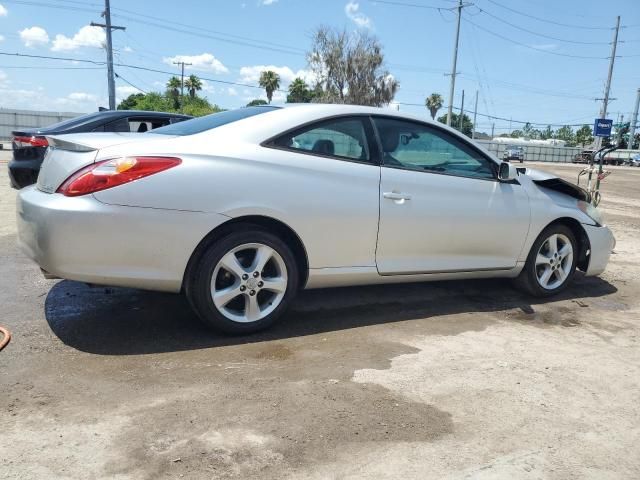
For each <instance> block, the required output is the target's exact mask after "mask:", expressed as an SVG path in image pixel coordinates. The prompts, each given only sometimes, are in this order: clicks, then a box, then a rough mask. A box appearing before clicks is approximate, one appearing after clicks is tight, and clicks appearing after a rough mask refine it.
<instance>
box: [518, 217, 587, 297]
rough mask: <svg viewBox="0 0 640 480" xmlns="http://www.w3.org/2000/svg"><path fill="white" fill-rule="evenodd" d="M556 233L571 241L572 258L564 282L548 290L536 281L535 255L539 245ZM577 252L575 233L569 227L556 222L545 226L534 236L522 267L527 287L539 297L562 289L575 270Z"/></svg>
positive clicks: (547, 295)
mask: <svg viewBox="0 0 640 480" xmlns="http://www.w3.org/2000/svg"><path fill="white" fill-rule="evenodd" d="M556 233H557V234H562V235H564V236H566V237H567V238H568V239H569V241H570V242H571V247H572V248H573V259H572V260H571V270H570V271H569V275H567V278H566V280H565V281H564V283H563V284H562V285H560V286H559V287H556V288H554V289H553V290H549V289H546V288H543V287H542V286H541V285H540V284H539V283H538V276H537V273H536V257H537V256H538V251H539V250H540V247H541V246H542V244H543V243H544V242H545V241H546V240H547V239H548V238H549V237H550V236H551V235H553V234H556ZM579 253H580V252H579V251H578V245H577V242H576V238H575V235H574V234H573V232H572V231H571V229H570V228H569V227H566V226H565V225H561V224H556V225H549V226H548V227H547V228H545V229H544V230H543V231H542V233H540V235H538V238H536V241H535V242H534V243H533V246H532V247H531V251H530V252H529V256H528V257H527V262H526V264H525V267H524V268H525V272H524V274H525V275H526V276H527V283H528V284H529V287H530V289H531V290H532V292H531V293H533V294H534V295H536V296H539V297H549V296H552V295H556V294H558V293H560V292H561V291H563V290H564V289H565V288H567V286H568V285H569V284H570V283H571V281H572V279H573V276H574V273H575V271H576V265H577V263H578V255H579Z"/></svg>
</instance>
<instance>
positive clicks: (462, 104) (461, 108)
mask: <svg viewBox="0 0 640 480" xmlns="http://www.w3.org/2000/svg"><path fill="white" fill-rule="evenodd" d="M463 115H464V90H462V102H461V103H460V121H459V122H458V130H460V131H461V132H462V116H463Z"/></svg>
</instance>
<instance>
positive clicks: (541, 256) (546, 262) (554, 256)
mask: <svg viewBox="0 0 640 480" xmlns="http://www.w3.org/2000/svg"><path fill="white" fill-rule="evenodd" d="M572 268H573V246H572V244H571V241H570V240H569V238H568V237H567V236H565V235H563V234H561V233H554V234H553V235H551V236H550V237H549V238H547V239H546V240H545V241H544V242H542V245H540V249H539V250H538V254H537V256H536V278H537V280H538V284H539V285H540V286H541V287H542V288H544V289H546V290H555V289H556V288H558V287H560V286H561V285H562V284H563V283H564V282H565V281H566V280H567V278H568V277H569V275H570V274H571V269H572Z"/></svg>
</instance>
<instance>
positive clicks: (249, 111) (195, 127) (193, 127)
mask: <svg viewBox="0 0 640 480" xmlns="http://www.w3.org/2000/svg"><path fill="white" fill-rule="evenodd" d="M278 108H280V107H262V106H261V107H245V108H238V109H237V110H227V111H225V112H219V113H212V114H211V115H207V116H205V117H198V118H193V119H191V120H186V121H184V122H180V123H174V124H173V125H167V126H166V127H160V128H156V129H155V130H151V131H150V132H147V133H153V134H156V133H160V134H162V135H193V134H196V133H200V132H204V131H205V130H211V129H212V128H216V127H220V126H222V125H226V124H228V123H232V122H237V121H238V120H242V119H243V118H248V117H253V116H254V115H259V114H261V113H267V112H270V111H272V110H276V109H278Z"/></svg>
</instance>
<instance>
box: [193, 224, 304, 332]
mask: <svg viewBox="0 0 640 480" xmlns="http://www.w3.org/2000/svg"><path fill="white" fill-rule="evenodd" d="M297 286H298V269H297V266H296V262H295V258H294V256H293V254H292V253H291V250H290V249H289V247H287V245H286V244H285V243H284V242H283V241H282V240H280V239H279V238H278V237H276V236H275V235H273V234H271V233H269V232H266V231H263V230H259V229H257V228H252V227H249V228H248V229H246V230H244V229H243V230H242V231H237V232H233V233H230V234H229V235H227V236H225V237H224V238H222V239H220V240H218V241H217V242H215V243H214V244H213V245H211V246H210V247H209V248H208V249H207V250H206V251H205V252H204V254H203V255H202V256H201V257H200V261H199V262H198V265H197V266H196V268H195V269H194V271H193V275H192V278H191V279H190V284H189V288H188V289H187V295H188V296H189V300H190V302H191V304H192V306H193V307H194V309H195V311H196V313H197V314H198V316H199V317H200V319H201V320H202V321H203V322H204V323H205V324H207V325H208V326H211V327H213V328H216V329H218V330H222V331H224V332H227V333H235V334H241V333H251V332H255V331H258V330H261V329H263V328H267V327H269V326H270V325H272V324H273V323H274V322H275V321H276V320H277V319H278V317H280V316H281V315H282V313H283V312H284V311H285V310H286V308H287V307H288V305H289V303H290V302H291V300H292V299H293V297H294V296H295V294H296V291H297Z"/></svg>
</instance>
